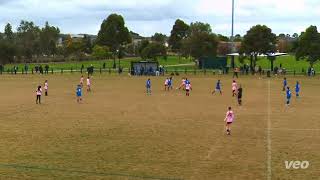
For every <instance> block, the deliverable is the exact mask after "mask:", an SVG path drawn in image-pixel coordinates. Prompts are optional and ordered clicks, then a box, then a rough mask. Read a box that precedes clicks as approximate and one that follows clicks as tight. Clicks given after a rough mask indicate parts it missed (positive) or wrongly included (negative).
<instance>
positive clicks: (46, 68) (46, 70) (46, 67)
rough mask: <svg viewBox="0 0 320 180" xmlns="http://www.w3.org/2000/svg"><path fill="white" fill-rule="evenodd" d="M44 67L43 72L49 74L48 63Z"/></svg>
mask: <svg viewBox="0 0 320 180" xmlns="http://www.w3.org/2000/svg"><path fill="white" fill-rule="evenodd" d="M44 69H45V74H49V65H48V64H47V65H46V66H45V67H44Z"/></svg>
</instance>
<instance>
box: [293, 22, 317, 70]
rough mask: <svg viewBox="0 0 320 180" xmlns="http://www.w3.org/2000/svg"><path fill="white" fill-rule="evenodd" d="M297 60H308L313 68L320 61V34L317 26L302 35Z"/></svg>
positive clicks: (311, 27)
mask: <svg viewBox="0 0 320 180" xmlns="http://www.w3.org/2000/svg"><path fill="white" fill-rule="evenodd" d="M296 58H297V60H301V59H305V60H307V61H308V62H309V63H310V65H311V66H313V65H314V64H315V63H316V62H317V61H319V60H320V33H319V32H318V29H317V27H316V26H310V27H309V28H307V29H306V31H305V32H304V33H302V34H301V36H300V38H299V41H298V48H297V51H296Z"/></svg>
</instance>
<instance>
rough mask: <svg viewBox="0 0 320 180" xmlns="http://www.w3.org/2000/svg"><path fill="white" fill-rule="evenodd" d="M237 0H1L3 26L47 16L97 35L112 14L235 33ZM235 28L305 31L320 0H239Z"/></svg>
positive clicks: (142, 30)
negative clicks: (201, 25)
mask: <svg viewBox="0 0 320 180" xmlns="http://www.w3.org/2000/svg"><path fill="white" fill-rule="evenodd" d="M231 1H232V0H0V29H1V30H0V31H1V32H3V27H4V26H5V24H6V23H8V22H9V23H11V24H12V25H13V27H14V28H15V29H16V27H17V26H18V24H19V22H20V20H22V19H24V20H30V21H34V22H35V23H36V24H37V25H41V26H42V25H43V24H44V23H45V21H49V23H50V24H53V25H55V26H58V27H59V28H60V30H61V32H62V33H89V34H97V32H98V31H99V29H100V25H101V22H102V21H103V19H105V18H106V17H107V16H108V15H109V14H110V13H118V14H121V15H123V16H124V18H125V20H126V25H127V26H128V28H129V29H130V30H132V31H134V32H137V33H139V34H141V35H144V36H150V35H152V34H154V33H155V32H161V33H165V34H170V31H171V29H172V25H173V24H174V21H175V20H176V19H177V18H180V19H182V20H184V21H185V22H187V23H190V22H194V21H201V22H207V23H209V24H210V25H211V26H212V29H213V31H214V32H216V33H220V34H224V35H227V36H230V33H231V30H230V29H231ZM235 1H236V13H235V15H236V17H235V22H236V23H235V33H236V34H244V33H245V32H246V31H247V30H248V29H249V28H250V27H251V26H253V25H256V24H265V25H267V26H269V27H271V28H272V29H273V31H274V33H277V34H279V33H286V34H287V33H288V34H293V33H295V32H298V33H300V32H301V31H303V30H305V29H306V27H308V26H310V25H319V24H320V0H235Z"/></svg>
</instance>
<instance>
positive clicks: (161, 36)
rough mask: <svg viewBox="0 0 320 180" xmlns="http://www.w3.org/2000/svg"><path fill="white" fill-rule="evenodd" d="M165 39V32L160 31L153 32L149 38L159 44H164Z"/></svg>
mask: <svg viewBox="0 0 320 180" xmlns="http://www.w3.org/2000/svg"><path fill="white" fill-rule="evenodd" d="M166 39H167V36H166V35H165V34H161V33H155V34H154V35H153V36H152V37H151V40H152V41H154V42H157V43H160V44H165V42H166Z"/></svg>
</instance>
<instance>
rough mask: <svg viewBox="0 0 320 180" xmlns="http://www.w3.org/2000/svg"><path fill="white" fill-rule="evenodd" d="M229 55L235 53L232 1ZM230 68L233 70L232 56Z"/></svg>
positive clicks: (232, 57)
mask: <svg viewBox="0 0 320 180" xmlns="http://www.w3.org/2000/svg"><path fill="white" fill-rule="evenodd" d="M231 53H235V45H234V0H232V22H231ZM231 68H232V69H234V68H235V63H234V56H233V55H232V56H231Z"/></svg>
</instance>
